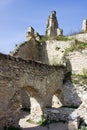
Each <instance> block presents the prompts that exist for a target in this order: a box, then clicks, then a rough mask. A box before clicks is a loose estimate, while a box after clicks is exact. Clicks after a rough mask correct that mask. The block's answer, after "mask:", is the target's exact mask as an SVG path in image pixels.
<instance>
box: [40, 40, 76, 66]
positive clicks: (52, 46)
mask: <svg viewBox="0 0 87 130" xmlns="http://www.w3.org/2000/svg"><path fill="white" fill-rule="evenodd" d="M74 44H75V40H69V41H57V40H51V41H46V42H45V43H43V44H42V45H41V47H40V48H41V49H40V50H41V51H40V61H42V62H43V63H46V64H50V65H60V64H61V65H66V60H65V50H66V49H67V48H70V46H71V45H74Z"/></svg>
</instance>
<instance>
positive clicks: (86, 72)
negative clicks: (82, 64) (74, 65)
mask: <svg viewBox="0 0 87 130" xmlns="http://www.w3.org/2000/svg"><path fill="white" fill-rule="evenodd" d="M83 78H87V69H86V68H83Z"/></svg>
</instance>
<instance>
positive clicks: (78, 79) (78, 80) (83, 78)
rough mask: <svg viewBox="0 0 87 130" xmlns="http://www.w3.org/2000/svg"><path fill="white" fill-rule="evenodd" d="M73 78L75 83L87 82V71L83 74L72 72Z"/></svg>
mask: <svg viewBox="0 0 87 130" xmlns="http://www.w3.org/2000/svg"><path fill="white" fill-rule="evenodd" d="M71 80H72V82H73V83H75V84H81V85H83V84H87V73H86V72H85V73H83V75H79V74H72V75H71Z"/></svg>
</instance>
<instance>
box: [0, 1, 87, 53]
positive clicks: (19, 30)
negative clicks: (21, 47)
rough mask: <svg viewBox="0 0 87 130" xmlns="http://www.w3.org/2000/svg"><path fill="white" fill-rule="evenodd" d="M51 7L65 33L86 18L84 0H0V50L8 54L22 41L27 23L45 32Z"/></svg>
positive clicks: (78, 29)
mask: <svg viewBox="0 0 87 130" xmlns="http://www.w3.org/2000/svg"><path fill="white" fill-rule="evenodd" d="M52 10H55V11H56V13H57V14H56V15H57V19H58V23H59V27H60V28H62V29H63V32H64V35H69V34H71V33H73V32H78V31H80V30H81V26H82V21H83V19H87V0H0V52H1V53H5V54H9V52H10V51H12V50H14V48H15V45H16V44H20V43H22V42H24V41H25V39H26V32H27V29H28V27H29V26H32V27H33V28H34V29H35V31H36V32H38V33H39V34H41V35H42V34H43V35H44V34H45V30H46V23H47V19H48V16H49V15H50V13H51V11H52Z"/></svg>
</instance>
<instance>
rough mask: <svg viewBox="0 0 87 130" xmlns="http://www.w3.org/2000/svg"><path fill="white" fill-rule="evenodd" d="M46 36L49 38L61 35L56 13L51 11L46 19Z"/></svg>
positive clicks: (61, 31)
mask: <svg viewBox="0 0 87 130" xmlns="http://www.w3.org/2000/svg"><path fill="white" fill-rule="evenodd" d="M46 35H47V36H51V37H54V36H59V35H63V30H62V29H60V28H59V25H58V21H57V17H56V11H52V12H51V15H50V16H49V18H48V21H47V27H46Z"/></svg>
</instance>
